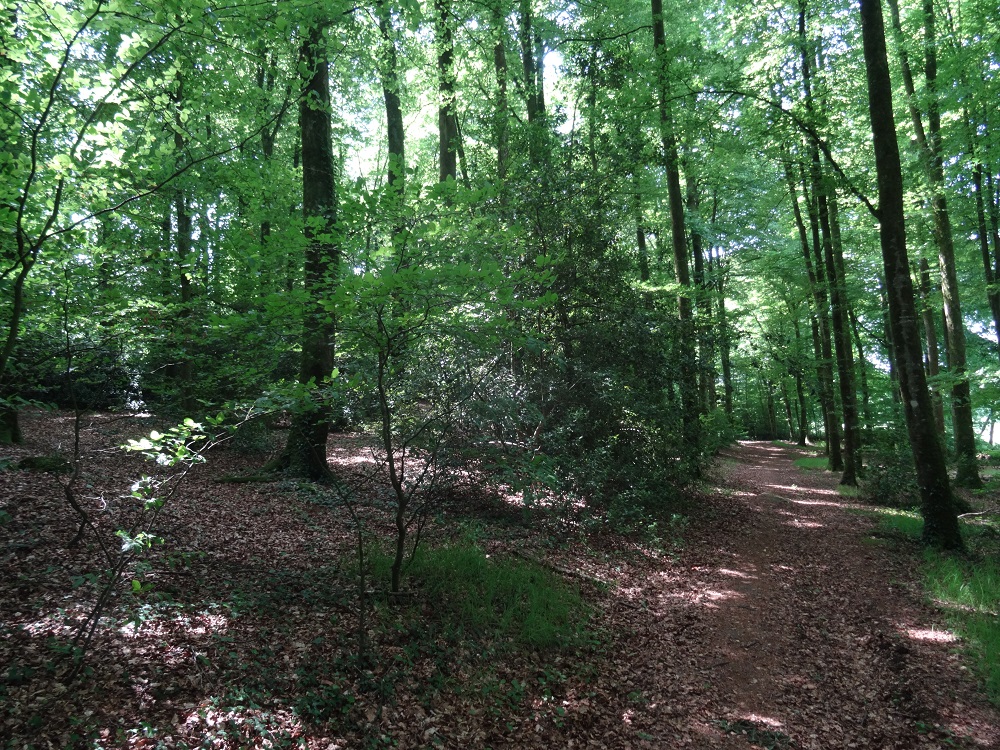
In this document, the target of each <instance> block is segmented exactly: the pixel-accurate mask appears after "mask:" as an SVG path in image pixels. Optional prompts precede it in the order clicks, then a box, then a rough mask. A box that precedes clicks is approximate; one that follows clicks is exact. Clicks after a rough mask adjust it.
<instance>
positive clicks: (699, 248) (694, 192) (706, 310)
mask: <svg viewBox="0 0 1000 750" xmlns="http://www.w3.org/2000/svg"><path fill="white" fill-rule="evenodd" d="M685 174H686V175H687V210H688V212H689V213H690V214H691V216H694V217H697V216H698V210H699V208H700V207H701V198H700V196H699V193H698V178H697V177H696V175H695V172H694V168H693V166H692V165H691V164H688V166H687V167H685ZM691 257H692V260H693V261H694V284H695V287H696V288H697V289H698V305H697V309H698V317H699V320H697V321H696V326H697V331H698V362H699V363H700V365H701V366H700V367H699V368H698V403H699V408H700V409H701V411H702V412H704V413H706V414H707V413H708V412H710V411H712V409H714V408H715V401H716V395H715V367H714V363H715V351H714V348H713V346H712V298H711V297H710V296H709V295H708V294H707V288H708V281H707V277H706V275H705V249H704V247H703V245H702V236H701V231H700V230H699V229H698V228H697V226H694V227H692V229H691Z"/></svg>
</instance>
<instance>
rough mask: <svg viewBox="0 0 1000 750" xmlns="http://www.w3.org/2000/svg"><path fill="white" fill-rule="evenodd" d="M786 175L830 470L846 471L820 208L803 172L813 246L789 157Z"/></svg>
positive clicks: (805, 199)
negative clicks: (809, 313)
mask: <svg viewBox="0 0 1000 750" xmlns="http://www.w3.org/2000/svg"><path fill="white" fill-rule="evenodd" d="M785 177H786V180H787V181H788V191H789V194H790V196H791V199H792V214H793V216H794V218H795V226H796V228H797V230H798V234H799V244H800V245H801V247H802V258H803V261H804V262H805V266H806V278H807V279H808V280H809V290H810V293H811V297H812V317H813V346H814V350H815V359H816V382H817V389H818V391H819V402H820V407H821V409H822V410H823V428H824V433H825V437H826V454H827V457H828V458H829V468H830V471H842V470H843V468H844V463H843V457H842V455H841V452H840V427H839V425H840V418H839V417H838V415H837V404H836V399H835V398H834V395H833V343H832V340H831V337H830V306H829V301H828V298H827V294H826V276H825V274H824V273H823V268H824V265H823V263H822V261H821V260H818V258H819V257H821V256H820V250H819V248H820V245H821V240H820V229H819V220H818V216H817V209H816V205H815V202H814V201H812V200H811V199H810V196H809V191H808V190H807V188H806V181H805V175H804V174H803V182H802V192H803V199H804V202H805V204H806V208H807V210H808V212H809V228H810V229H811V233H812V246H810V243H809V230H807V228H806V224H805V220H804V219H803V216H802V210H801V209H800V208H799V201H798V191H797V190H796V188H795V176H794V174H793V171H792V165H791V163H790V162H787V161H786V163H785ZM814 256H817V260H814Z"/></svg>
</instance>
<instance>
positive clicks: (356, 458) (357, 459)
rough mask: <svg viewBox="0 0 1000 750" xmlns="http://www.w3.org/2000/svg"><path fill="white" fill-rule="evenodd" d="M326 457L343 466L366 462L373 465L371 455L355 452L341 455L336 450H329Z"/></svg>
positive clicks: (373, 461) (373, 459)
mask: <svg viewBox="0 0 1000 750" xmlns="http://www.w3.org/2000/svg"><path fill="white" fill-rule="evenodd" d="M327 458H328V459H329V460H331V461H335V462H336V463H338V464H342V465H345V466H353V465H358V464H368V465H370V466H374V465H375V458H374V457H373V456H365V455H362V454H356V455H353V456H350V455H346V456H345V455H343V454H341V453H339V452H338V451H331V452H330V453H327Z"/></svg>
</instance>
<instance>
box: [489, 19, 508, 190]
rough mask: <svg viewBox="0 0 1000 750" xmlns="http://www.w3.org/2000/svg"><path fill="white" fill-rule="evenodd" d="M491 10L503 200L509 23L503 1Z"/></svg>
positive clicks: (496, 133) (499, 180)
mask: <svg viewBox="0 0 1000 750" xmlns="http://www.w3.org/2000/svg"><path fill="white" fill-rule="evenodd" d="M491 10H492V22H493V33H494V35H495V40H494V42H493V70H494V72H495V74H496V77H497V103H496V108H495V110H494V114H493V117H494V123H493V134H494V136H493V137H494V139H495V143H496V149H497V184H498V187H499V189H500V196H501V200H503V199H504V197H505V195H506V194H505V184H506V182H507V161H508V160H509V158H510V104H509V102H508V101H507V76H508V70H507V45H506V41H507V23H506V21H505V20H504V9H503V2H502V0H494V2H493V5H492V9H491Z"/></svg>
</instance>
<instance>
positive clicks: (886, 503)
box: [861, 431, 920, 508]
mask: <svg viewBox="0 0 1000 750" xmlns="http://www.w3.org/2000/svg"><path fill="white" fill-rule="evenodd" d="M875 437H876V440H875V441H873V443H872V445H871V447H869V448H868V450H867V452H866V459H867V460H866V465H865V474H864V477H863V478H862V481H861V499H862V500H863V501H864V502H866V503H869V504H870V505H879V506H883V507H887V508H912V507H913V506H914V505H916V504H917V502H918V501H919V497H920V493H919V491H918V489H917V480H916V475H915V474H914V471H913V455H912V453H911V452H910V449H909V445H908V443H907V441H906V439H905V437H904V436H902V435H901V434H899V433H898V432H893V431H883V432H879V433H876V436H875Z"/></svg>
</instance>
